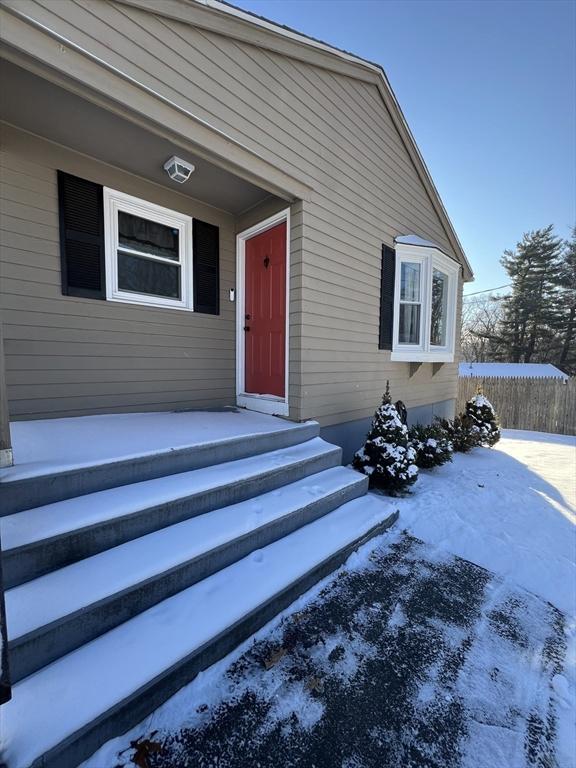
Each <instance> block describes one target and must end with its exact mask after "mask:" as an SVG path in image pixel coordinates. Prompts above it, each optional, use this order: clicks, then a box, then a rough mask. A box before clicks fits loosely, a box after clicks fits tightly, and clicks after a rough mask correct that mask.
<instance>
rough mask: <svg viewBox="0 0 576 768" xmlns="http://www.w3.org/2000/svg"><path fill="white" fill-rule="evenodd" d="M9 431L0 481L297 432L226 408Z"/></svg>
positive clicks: (35, 424) (16, 425)
mask: <svg viewBox="0 0 576 768" xmlns="http://www.w3.org/2000/svg"><path fill="white" fill-rule="evenodd" d="M10 429H11V434H12V447H13V451H14V466H13V467H8V468H6V469H2V470H0V479H2V480H4V481H6V480H10V481H12V480H21V479H23V478H26V477H36V476H38V475H46V474H52V473H56V472H64V471H67V470H72V469H78V468H80V467H88V466H94V465H98V464H108V463H112V462H116V461H122V460H126V459H133V458H136V457H141V456H151V455H155V454H160V453H168V452H170V451H174V450H178V449H182V448H189V447H191V446H197V445H206V444H210V443H216V442H220V441H223V440H233V439H237V438H239V437H246V438H249V437H250V436H252V435H257V434H258V435H259V434H264V433H271V432H279V431H281V430H285V429H298V425H297V424H294V423H293V422H290V421H286V420H284V419H279V418H276V417H275V416H268V415H266V414H263V413H256V412H255V411H245V410H237V409H234V408H229V409H225V410H221V411H183V412H170V413H123V414H107V415H102V416H81V417H74V418H69V419H44V420H36V421H15V422H13V423H12V424H11V425H10Z"/></svg>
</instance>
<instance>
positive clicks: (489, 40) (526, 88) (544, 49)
mask: <svg viewBox="0 0 576 768" xmlns="http://www.w3.org/2000/svg"><path fill="white" fill-rule="evenodd" d="M232 1H233V2H234V4H235V5H238V6H239V7H241V8H244V9H245V10H248V11H252V12H253V13H258V14H260V15H262V16H266V17H267V18H269V19H271V20H273V21H276V22H279V23H282V24H287V25H288V26H290V27H293V28H295V29H297V30H299V31H302V32H304V33H306V34H308V35H312V36H313V37H316V38H319V39H321V40H324V41H325V42H328V43H331V44H333V45H335V46H337V47H338V48H344V49H345V50H347V51H350V52H352V53H355V54H357V55H359V56H363V57H364V58H367V59H370V60H371V61H375V62H378V63H380V64H382V65H383V67H384V69H385V70H386V73H387V75H388V78H389V79H390V82H391V83H392V87H393V88H394V90H395V92H396V96H397V97H398V99H399V101H400V104H401V106H402V109H403V111H404V114H405V116H406V118H407V120H408V123H409V125H410V127H411V129H412V132H413V133H414V136H415V137H416V141H417V142H418V145H419V147H420V150H421V152H422V154H423V155H424V159H425V160H426V163H427V165H428V168H429V169H430V172H431V173H432V176H433V178H434V181H435V183H436V186H437V187H438V190H439V191H440V195H441V197H442V199H443V201H444V205H445V206H446V208H447V210H448V213H449V215H450V218H451V219H452V222H453V224H454V226H455V228H456V231H457V232H458V236H459V237H460V240H461V241H462V244H463V246H464V249H465V251H466V254H467V256H468V258H469V260H470V262H471V263H472V266H473V268H474V271H475V275H476V280H475V282H474V283H471V284H469V285H468V286H466V289H465V292H466V293H471V292H473V291H479V290H483V289H487V288H492V287H494V286H498V285H501V284H503V283H506V282H507V277H506V273H505V272H504V270H503V269H502V267H501V266H500V264H499V259H500V256H501V254H502V251H503V250H504V249H505V248H512V247H514V245H515V244H516V242H517V241H518V240H519V239H520V238H521V236H522V233H523V232H525V231H527V230H530V229H537V228H539V227H544V226H546V225H548V224H551V223H552V224H554V225H555V227H556V231H557V233H558V234H559V235H560V236H562V237H568V236H569V234H570V229H571V227H572V226H574V224H576V151H575V136H576V1H575V2H573V1H572V0H544V1H543V2H540V0H232Z"/></svg>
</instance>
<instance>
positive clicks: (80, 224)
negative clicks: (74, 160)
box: [58, 171, 106, 299]
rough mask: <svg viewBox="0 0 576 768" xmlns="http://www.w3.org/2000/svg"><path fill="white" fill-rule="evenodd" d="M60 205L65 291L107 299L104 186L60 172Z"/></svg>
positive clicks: (74, 294)
mask: <svg viewBox="0 0 576 768" xmlns="http://www.w3.org/2000/svg"><path fill="white" fill-rule="evenodd" d="M58 205H59V214H60V259H61V264H62V293H65V294H67V295H69V296H82V297H84V298H87V299H105V298H106V283H105V267H104V207H103V194H102V187H101V186H100V184H94V183H93V182H92V181H86V179H79V178H78V177H77V176H71V175H70V174H69V173H64V172H63V171H58Z"/></svg>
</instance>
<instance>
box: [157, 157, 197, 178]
mask: <svg viewBox="0 0 576 768" xmlns="http://www.w3.org/2000/svg"><path fill="white" fill-rule="evenodd" d="M164 170H165V171H166V173H167V174H168V176H170V178H171V179H172V181H177V182H178V184H184V182H185V181H188V179H189V178H190V176H191V175H192V173H193V172H194V166H193V165H192V163H187V162H186V160H182V158H180V157H176V156H175V155H173V156H172V157H171V158H170V160H166V162H165V163H164Z"/></svg>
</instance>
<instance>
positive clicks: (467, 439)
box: [436, 414, 479, 453]
mask: <svg viewBox="0 0 576 768" xmlns="http://www.w3.org/2000/svg"><path fill="white" fill-rule="evenodd" d="M436 423H437V424H439V425H440V427H441V428H442V429H443V430H444V431H445V432H446V434H447V435H448V439H449V440H450V442H451V443H452V450H453V451H455V452H457V453H468V451H471V450H472V448H476V446H477V445H479V442H478V433H477V432H475V431H474V430H473V429H472V422H471V421H470V419H469V417H468V416H466V415H465V414H463V415H462V416H456V417H455V418H454V419H437V420H436Z"/></svg>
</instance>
